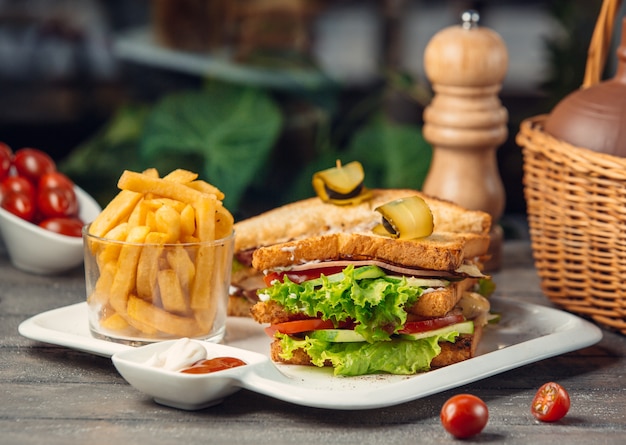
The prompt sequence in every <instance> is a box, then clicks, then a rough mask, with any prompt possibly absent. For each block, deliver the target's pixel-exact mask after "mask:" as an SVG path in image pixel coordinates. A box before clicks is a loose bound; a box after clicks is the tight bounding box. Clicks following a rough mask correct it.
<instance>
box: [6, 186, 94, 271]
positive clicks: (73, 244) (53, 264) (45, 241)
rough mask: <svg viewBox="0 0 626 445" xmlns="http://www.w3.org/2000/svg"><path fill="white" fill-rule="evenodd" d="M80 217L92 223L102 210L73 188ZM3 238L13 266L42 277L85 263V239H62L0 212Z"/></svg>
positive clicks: (56, 234) (60, 236)
mask: <svg viewBox="0 0 626 445" xmlns="http://www.w3.org/2000/svg"><path fill="white" fill-rule="evenodd" d="M74 191H75V192H76V197H77V198H78V203H79V205H80V210H79V216H80V218H81V220H83V221H84V222H85V223H90V222H91V221H93V220H94V219H95V218H96V216H98V215H99V214H100V212H101V210H102V208H101V207H100V205H99V204H98V203H97V202H96V201H95V200H94V199H93V198H92V197H91V196H89V194H88V193H87V192H85V191H84V190H83V189H81V188H80V187H78V186H74ZM0 234H1V235H2V239H3V240H4V244H5V246H6V249H7V252H8V253H9V258H10V259H11V263H13V265H14V266H15V267H17V268H18V269H21V270H23V271H25V272H31V273H35V274H41V275H50V274H56V273H61V272H65V271H67V270H70V269H73V268H74V267H77V266H79V265H80V264H82V262H83V258H84V253H83V239H82V237H75V236H66V235H60V234H58V233H54V232H51V231H49V230H46V229H42V228H41V227H39V226H37V225H36V224H32V223H29V222H28V221H24V220H23V219H21V218H19V217H17V216H15V215H13V214H12V213H11V212H7V211H6V210H4V209H3V208H0Z"/></svg>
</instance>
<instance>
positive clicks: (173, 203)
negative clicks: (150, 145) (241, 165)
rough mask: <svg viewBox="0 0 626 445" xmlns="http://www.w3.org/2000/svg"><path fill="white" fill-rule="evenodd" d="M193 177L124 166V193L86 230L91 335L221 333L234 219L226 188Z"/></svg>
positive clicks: (155, 337) (143, 339)
mask: <svg viewBox="0 0 626 445" xmlns="http://www.w3.org/2000/svg"><path fill="white" fill-rule="evenodd" d="M197 176H198V175H197V174H195V173H192V172H189V171H187V170H182V169H178V170H174V171H172V172H171V173H169V174H168V175H166V176H163V177H160V176H159V174H158V172H157V171H156V170H155V169H148V170H146V171H144V172H142V173H136V172H131V171H125V172H124V173H123V174H122V176H121V177H120V180H119V182H118V187H119V188H120V189H121V192H120V193H119V194H118V195H117V196H116V197H114V198H113V200H111V202H110V203H109V204H108V205H107V206H106V207H105V208H104V209H103V211H102V212H101V213H100V215H98V217H97V218H96V219H94V221H93V222H92V223H91V224H90V225H89V226H86V227H85V228H84V229H83V241H84V243H83V244H84V252H85V281H86V287H87V307H88V316H89V327H90V330H91V333H92V335H93V336H94V337H96V338H103V339H107V340H111V341H116V342H120V343H126V344H131V345H140V344H145V343H150V342H155V341H160V340H167V339H172V338H181V337H189V338H197V339H203V340H208V341H213V342H219V341H221V340H222V338H223V337H224V333H225V330H226V327H225V326H226V316H227V302H228V292H229V287H230V272H231V268H232V260H233V246H234V236H235V235H234V232H233V217H232V215H231V214H230V212H229V211H228V210H227V209H226V208H225V207H224V205H223V202H222V201H223V199H224V195H223V193H222V192H221V191H220V190H218V189H217V188H215V187H214V186H212V185H211V184H209V183H207V182H205V181H202V180H198V179H197Z"/></svg>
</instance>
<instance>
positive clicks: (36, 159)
mask: <svg viewBox="0 0 626 445" xmlns="http://www.w3.org/2000/svg"><path fill="white" fill-rule="evenodd" d="M13 165H14V166H15V169H16V170H17V174H18V175H19V176H23V177H24V178H26V179H28V180H29V181H30V182H32V183H33V184H37V183H38V182H39V178H40V177H41V176H42V175H43V174H44V173H48V172H53V171H55V170H56V164H55V163H54V161H53V160H52V158H51V157H50V156H48V155H47V154H46V153H44V152H43V151H41V150H37V149H36V148H20V149H19V150H17V151H16V152H15V155H14V156H13Z"/></svg>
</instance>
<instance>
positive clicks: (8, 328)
mask: <svg viewBox="0 0 626 445" xmlns="http://www.w3.org/2000/svg"><path fill="white" fill-rule="evenodd" d="M494 278H495V281H496V283H497V285H498V290H497V294H498V295H499V296H501V297H504V298H510V299H516V300H520V301H527V302H532V303H539V304H543V305H549V302H548V301H547V300H546V298H545V297H544V296H543V294H542V293H541V291H540V288H539V280H538V278H537V275H536V272H535V270H534V268H533V264H532V259H531V252H530V247H529V244H528V242H526V241H515V242H507V243H506V244H505V250H504V263H503V268H502V270H501V271H500V272H498V273H497V274H495V276H494ZM84 293H85V291H84V277H83V272H82V268H79V269H78V270H75V271H73V272H71V273H68V274H65V275H61V276H50V277H45V276H35V275H29V274H26V273H23V272H20V271H18V270H17V269H15V268H14V267H13V266H11V264H10V263H9V261H8V259H7V256H6V253H5V252H4V251H2V250H1V249H0V370H1V374H0V398H1V400H2V403H0V443H2V444H5V445H9V444H57V443H58V444H72V443H80V444H104V443H106V444H116V443H117V444H125V443H150V444H154V445H158V444H168V443H176V444H178V443H185V444H197V443H241V444H255V445H258V444H265V443H267V444H272V445H276V444H283V443H284V444H300V445H302V444H318V445H319V444H328V443H341V444H343V443H355V444H357V443H358V444H360V445H365V444H377V445H380V444H394V445H400V444H416V443H420V444H421V443H437V444H445V443H458V441H456V440H454V439H453V438H451V437H450V436H448V435H447V433H446V432H445V431H444V430H443V428H442V426H441V424H440V421H439V410H440V408H441V406H442V404H443V403H444V402H445V401H446V400H447V399H448V398H449V397H451V396H452V395H454V394H457V393H461V392H470V393H473V394H475V395H477V396H479V397H481V398H482V399H483V400H484V401H485V402H486V403H487V405H488V407H489V413H490V418H489V423H488V425H487V427H486V428H485V430H484V431H483V432H482V434H480V435H479V436H476V437H475V438H474V439H473V440H472V441H474V442H481V443H503V442H506V443H520V444H530V443H532V444H540V443H563V444H613V443H615V444H617V443H626V390H625V389H624V388H625V385H624V378H625V373H626V338H625V337H624V336H622V335H620V334H616V333H613V332H610V331H608V330H603V334H604V335H603V339H602V340H601V341H600V342H599V343H597V344H595V345H593V346H591V347H588V348H585V349H581V350H578V351H574V352H570V353H566V354H563V355H560V356H557V357H553V358H550V359H546V360H543V361H540V362H537V363H534V364H529V365H526V366H523V367H521V368H517V369H514V370H511V371H507V372H504V373H501V374H498V375H495V376H493V377H490V378H487V379H484V380H480V381H478V382H475V383H471V384H467V385H465V386H461V387H458V388H456V389H452V390H448V391H445V392H443V393H438V394H435V395H432V396H429V397H426V398H423V399H420V400H415V401H412V402H408V403H404V404H401V405H396V406H391V407H387V408H381V409H371V410H360V411H337V410H326V409H318V408H308V407H302V406H298V405H293V404H290V403H287V402H283V401H280V400H276V399H273V398H270V397H267V396H263V395H260V394H256V393H254V392H251V391H248V390H241V391H239V392H237V393H236V394H234V395H232V396H230V397H228V398H227V399H226V400H225V401H224V402H223V403H221V404H220V405H217V406H214V407H211V408H207V409H204V410H201V411H194V412H187V411H180V410H176V409H172V408H168V407H164V406H160V405H157V404H156V403H154V402H153V401H152V400H151V399H150V398H149V397H147V396H145V395H143V394H142V393H140V392H138V391H136V390H135V389H133V388H132V387H131V386H129V385H128V384H127V383H126V382H125V381H124V380H123V379H122V378H121V377H120V376H119V374H118V373H117V372H116V370H115V368H114V367H113V365H112V363H111V361H110V359H108V358H104V357H99V356H95V355H91V354H88V353H83V352H78V351H74V350H71V349H67V348H64V347H59V346H55V345H52V344H47V343H41V342H37V341H32V340H30V339H27V338H24V337H22V336H20V334H19V333H18V326H19V324H20V323H21V322H22V321H24V320H26V319H27V318H29V317H31V316H33V315H36V314H38V313H41V312H44V311H48V310H50V309H54V308H58V307H62V306H66V305H69V304H73V303H77V302H81V301H82V300H83V299H84ZM548 381H557V382H559V383H561V384H562V385H563V386H565V387H566V388H567V389H568V391H569V393H570V396H571V399H572V407H571V410H570V412H569V414H568V415H567V416H566V417H565V418H564V419H562V420H561V421H560V422H558V423H554V424H542V423H539V422H537V421H535V420H534V418H533V417H532V416H531V415H530V413H529V406H530V402H531V400H532V397H533V395H534V394H535V392H536V390H537V388H539V386H540V385H541V384H543V383H545V382H548Z"/></svg>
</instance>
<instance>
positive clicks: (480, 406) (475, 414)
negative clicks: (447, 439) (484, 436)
mask: <svg viewBox="0 0 626 445" xmlns="http://www.w3.org/2000/svg"><path fill="white" fill-rule="evenodd" d="M440 417H441V423H442V425H443V427H444V428H445V429H446V431H448V432H449V433H450V434H452V435H453V436H454V437H456V438H458V439H465V438H467V437H471V436H475V435H476V434H478V433H480V432H481V431H482V430H483V428H485V425H487V421H488V420H489V411H488V410H487V405H486V404H485V402H483V401H482V400H481V399H480V398H478V397H476V396H474V395H472V394H458V395H456V396H453V397H451V398H450V399H448V400H447V401H446V403H444V404H443V407H442V408H441V414H440Z"/></svg>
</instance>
